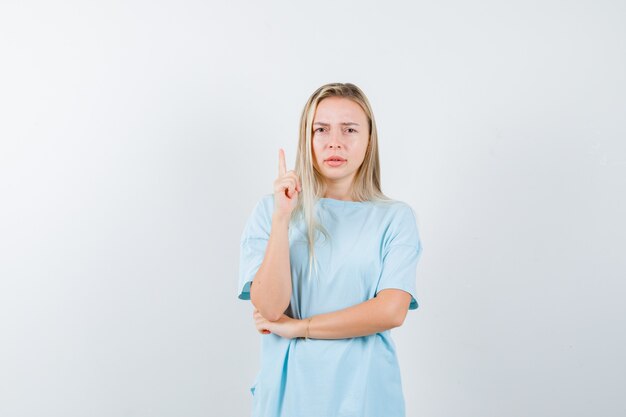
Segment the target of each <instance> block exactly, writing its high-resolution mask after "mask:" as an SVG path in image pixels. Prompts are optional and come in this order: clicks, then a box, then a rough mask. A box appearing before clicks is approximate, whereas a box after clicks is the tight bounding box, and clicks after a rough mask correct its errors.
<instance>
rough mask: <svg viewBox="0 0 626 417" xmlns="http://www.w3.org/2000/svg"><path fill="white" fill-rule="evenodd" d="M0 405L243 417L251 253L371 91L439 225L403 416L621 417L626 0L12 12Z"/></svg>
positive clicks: (406, 330) (3, 105)
mask: <svg viewBox="0 0 626 417" xmlns="http://www.w3.org/2000/svg"><path fill="white" fill-rule="evenodd" d="M0 60H1V63H0V415H2V416H6V417H18V416H46V417H49V416H58V417H72V416H80V417H83V416H102V417H105V416H106V417H110V416H151V417H152V416H186V417H187V416H245V415H248V413H249V411H250V404H251V399H252V397H251V394H250V392H249V390H248V388H249V385H250V384H251V383H252V379H253V377H254V375H255V374H256V372H257V370H258V366H259V348H260V337H262V336H261V335H259V334H258V333H257V332H256V330H255V329H254V326H253V322H252V318H251V306H250V303H249V301H241V300H238V299H237V291H236V290H237V288H236V286H237V285H236V284H237V273H238V257H239V238H240V235H241V232H242V230H243V225H244V223H245V221H246V219H247V217H248V216H249V215H250V213H251V210H252V208H253V206H254V204H255V203H256V202H257V201H258V199H259V198H260V197H261V196H262V195H263V194H266V193H269V192H272V183H273V181H274V179H275V177H276V175H277V166H278V161H277V156H278V148H279V147H283V148H284V149H285V150H286V156H287V165H288V169H292V168H293V164H294V158H295V149H296V143H297V129H298V119H299V116H300V112H301V110H302V107H303V106H304V103H305V101H306V99H307V98H308V96H309V95H310V94H311V93H312V92H313V91H314V90H315V89H316V88H317V87H319V86H320V85H322V84H324V83H327V82H335V81H339V82H353V83H355V84H357V85H359V86H360V87H361V88H362V89H363V90H364V91H365V93H366V94H367V96H368V97H369V99H370V101H371V103H372V106H373V108H374V113H375V116H376V119H377V122H378V125H379V134H380V156H381V163H382V181H383V191H384V192H385V193H386V194H387V195H389V196H391V197H393V198H396V199H399V200H403V201H405V202H407V203H409V204H410V205H411V206H412V207H413V208H414V210H415V212H416V214H417V215H418V226H419V229H420V234H421V237H422V244H423V248H424V251H423V255H422V258H421V261H420V264H419V266H418V275H417V279H418V291H419V294H418V301H419V302H420V307H419V308H418V310H415V311H410V312H409V314H408V317H407V320H406V321H405V323H404V325H403V326H402V327H400V328H398V329H395V330H393V331H392V334H393V337H394V340H395V341H396V344H397V347H398V357H399V361H400V364H401V368H402V377H403V385H404V390H405V396H406V402H407V416H409V417H410V416H420V417H422V416H424V417H450V416H455V417H465V416H468V417H469V416H472V417H473V416H476V417H487V416H494V417H496V416H509V417H514V416H534V417H543V416H545V417H548V416H550V417H551V416H555V415H564V416H569V417H574V416H603V417H609V416H623V415H625V413H626V401H625V400H624V397H623V394H624V387H625V386H626V360H625V359H624V352H625V351H626V335H625V332H624V327H625V323H624V321H625V320H624V318H625V317H626V308H625V306H624V295H625V293H626V285H625V284H624V278H625V277H626V256H625V255H624V249H625V247H626V245H625V244H624V237H625V235H626V222H625V220H624V213H625V212H626V206H625V203H626V193H625V192H624V190H625V189H626V122H625V119H626V117H625V116H626V76H625V74H626V3H624V2H622V1H617V0H615V1H598V0H595V1H591V0H589V1H576V0H575V1H517V2H507V1H475V2H466V1H438V2H408V1H407V2H395V3H394V2H385V3H384V4H383V2H381V1H378V2H375V1H349V2H341V1H332V2H331V1H315V2H294V1H249V2H242V1H229V2H209V1H206V0H205V1H180V0H179V1H132V2H129V1H106V2H105V1H99V2H95V1H93V2H88V1H62V2H46V1H39V2H37V1H6V0H5V1H3V2H2V3H1V4H0Z"/></svg>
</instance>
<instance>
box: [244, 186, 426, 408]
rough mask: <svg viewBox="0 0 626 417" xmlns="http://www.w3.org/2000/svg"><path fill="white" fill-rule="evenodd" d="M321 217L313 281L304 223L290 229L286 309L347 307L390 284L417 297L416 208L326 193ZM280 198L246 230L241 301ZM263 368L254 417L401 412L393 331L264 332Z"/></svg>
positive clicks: (270, 199) (258, 211)
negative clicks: (292, 335) (311, 335)
mask: <svg viewBox="0 0 626 417" xmlns="http://www.w3.org/2000/svg"><path fill="white" fill-rule="evenodd" d="M315 207H316V215H317V217H318V219H319V220H320V222H321V223H322V224H323V225H324V227H325V228H326V230H327V231H328V232H329V234H330V240H327V239H325V237H324V236H323V235H320V236H318V238H317V240H316V242H315V256H316V260H317V274H316V273H315V269H313V274H312V276H311V277H310V278H309V274H308V272H309V270H308V267H309V265H308V263H309V254H308V241H307V236H306V227H305V226H304V224H303V223H302V222H298V223H292V224H291V225H290V227H289V256H290V264H291V278H292V290H293V291H292V296H291V303H290V305H289V308H288V309H287V311H286V312H285V314H287V315H288V316H290V317H294V318H298V319H301V318H306V317H310V316H314V315H316V314H323V313H328V312H333V311H337V310H341V309H344V308H347V307H350V306H353V305H355V304H359V303H362V302H364V301H367V300H369V299H371V298H373V297H375V296H376V295H377V294H378V293H379V292H380V291H382V290H384V289H389V288H395V289H400V290H403V291H406V292H408V293H409V294H411V303H410V305H409V310H414V309H416V308H417V307H418V303H417V297H416V271H417V264H418V261H419V259H420V256H421V253H422V245H421V242H420V237H419V232H418V229H417V224H416V220H415V215H414V212H413V209H412V208H411V207H410V206H409V205H408V204H406V203H404V202H401V201H393V202H391V203H383V202H371V201H367V202H356V201H343V200H335V199H330V198H321V199H319V200H318V202H317V203H316V205H315ZM273 210H274V195H273V194H267V195H264V196H263V197H262V198H261V199H260V201H259V202H258V203H257V204H256V206H255V207H254V209H253V210H252V213H251V215H250V217H249V218H248V220H247V222H246V225H245V227H244V230H243V233H242V235H241V247H240V249H241V252H240V264H239V283H238V297H239V299H241V300H249V299H250V284H251V282H252V281H253V280H254V276H255V275H256V272H257V271H258V269H259V267H260V266H261V263H262V262H263V257H264V256H265V249H266V247H267V242H268V240H269V235H270V231H271V223H272V212H273ZM260 336H261V337H262V343H261V364H260V365H261V366H260V370H259V371H258V373H257V376H256V378H255V380H254V381H253V383H252V386H251V387H250V392H251V393H252V398H253V401H252V403H253V406H252V408H253V411H252V416H253V417H280V416H289V417H326V416H328V417H331V416H332V417H353V416H354V417H356V416H359V417H379V416H385V417H404V416H405V403H404V396H403V392H402V383H401V376H400V369H399V365H398V360H397V356H396V348H395V344H394V341H393V339H392V338H391V334H390V331H389V330H386V331H384V332H380V333H375V334H372V335H368V336H362V337H353V338H345V339H309V340H307V341H305V340H304V339H299V338H298V339H285V338H282V337H280V336H277V335H275V334H267V335H261V334H260Z"/></svg>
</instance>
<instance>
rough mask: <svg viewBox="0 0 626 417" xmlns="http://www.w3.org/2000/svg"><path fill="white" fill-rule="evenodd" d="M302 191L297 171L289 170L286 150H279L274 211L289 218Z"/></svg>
mask: <svg viewBox="0 0 626 417" xmlns="http://www.w3.org/2000/svg"><path fill="white" fill-rule="evenodd" d="M300 191H302V187H301V186H300V179H299V178H298V175H297V174H296V172H295V171H293V170H291V171H287V164H286V163H285V151H284V150H283V149H282V148H280V149H279V150H278V178H276V181H274V211H275V213H276V214H277V215H279V216H284V217H285V218H289V216H290V215H291V212H292V211H293V209H294V208H295V207H296V204H297V202H298V195H299V193H300Z"/></svg>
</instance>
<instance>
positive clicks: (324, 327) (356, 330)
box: [300, 297, 401, 339]
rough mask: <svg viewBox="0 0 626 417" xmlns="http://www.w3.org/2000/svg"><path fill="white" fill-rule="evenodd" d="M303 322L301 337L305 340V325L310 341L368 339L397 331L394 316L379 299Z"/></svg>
mask: <svg viewBox="0 0 626 417" xmlns="http://www.w3.org/2000/svg"><path fill="white" fill-rule="evenodd" d="M310 318H311V321H310V322H308V319H309V318H305V319H303V320H302V323H301V331H300V336H301V337H304V336H305V332H306V327H307V324H308V326H309V331H308V337H310V338H311V339H344V338H351V337H359V336H367V335H370V334H374V333H380V332H383V331H385V330H389V329H392V328H394V327H398V326H400V325H401V323H400V322H399V321H398V318H397V314H395V313H394V310H392V309H391V307H390V305H389V303H387V302H386V300H383V299H382V298H380V297H374V298H371V299H369V300H367V301H365V302H362V303H359V304H356V305H353V306H351V307H348V308H344V309H342V310H337V311H333V312H330V313H324V314H318V315H315V316H312V317H310Z"/></svg>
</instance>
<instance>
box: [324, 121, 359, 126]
mask: <svg viewBox="0 0 626 417" xmlns="http://www.w3.org/2000/svg"><path fill="white" fill-rule="evenodd" d="M339 124H340V125H342V126H361V125H360V124H358V123H354V122H343V123H339ZM315 125H320V126H330V123H324V122H315V123H313V126H315Z"/></svg>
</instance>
